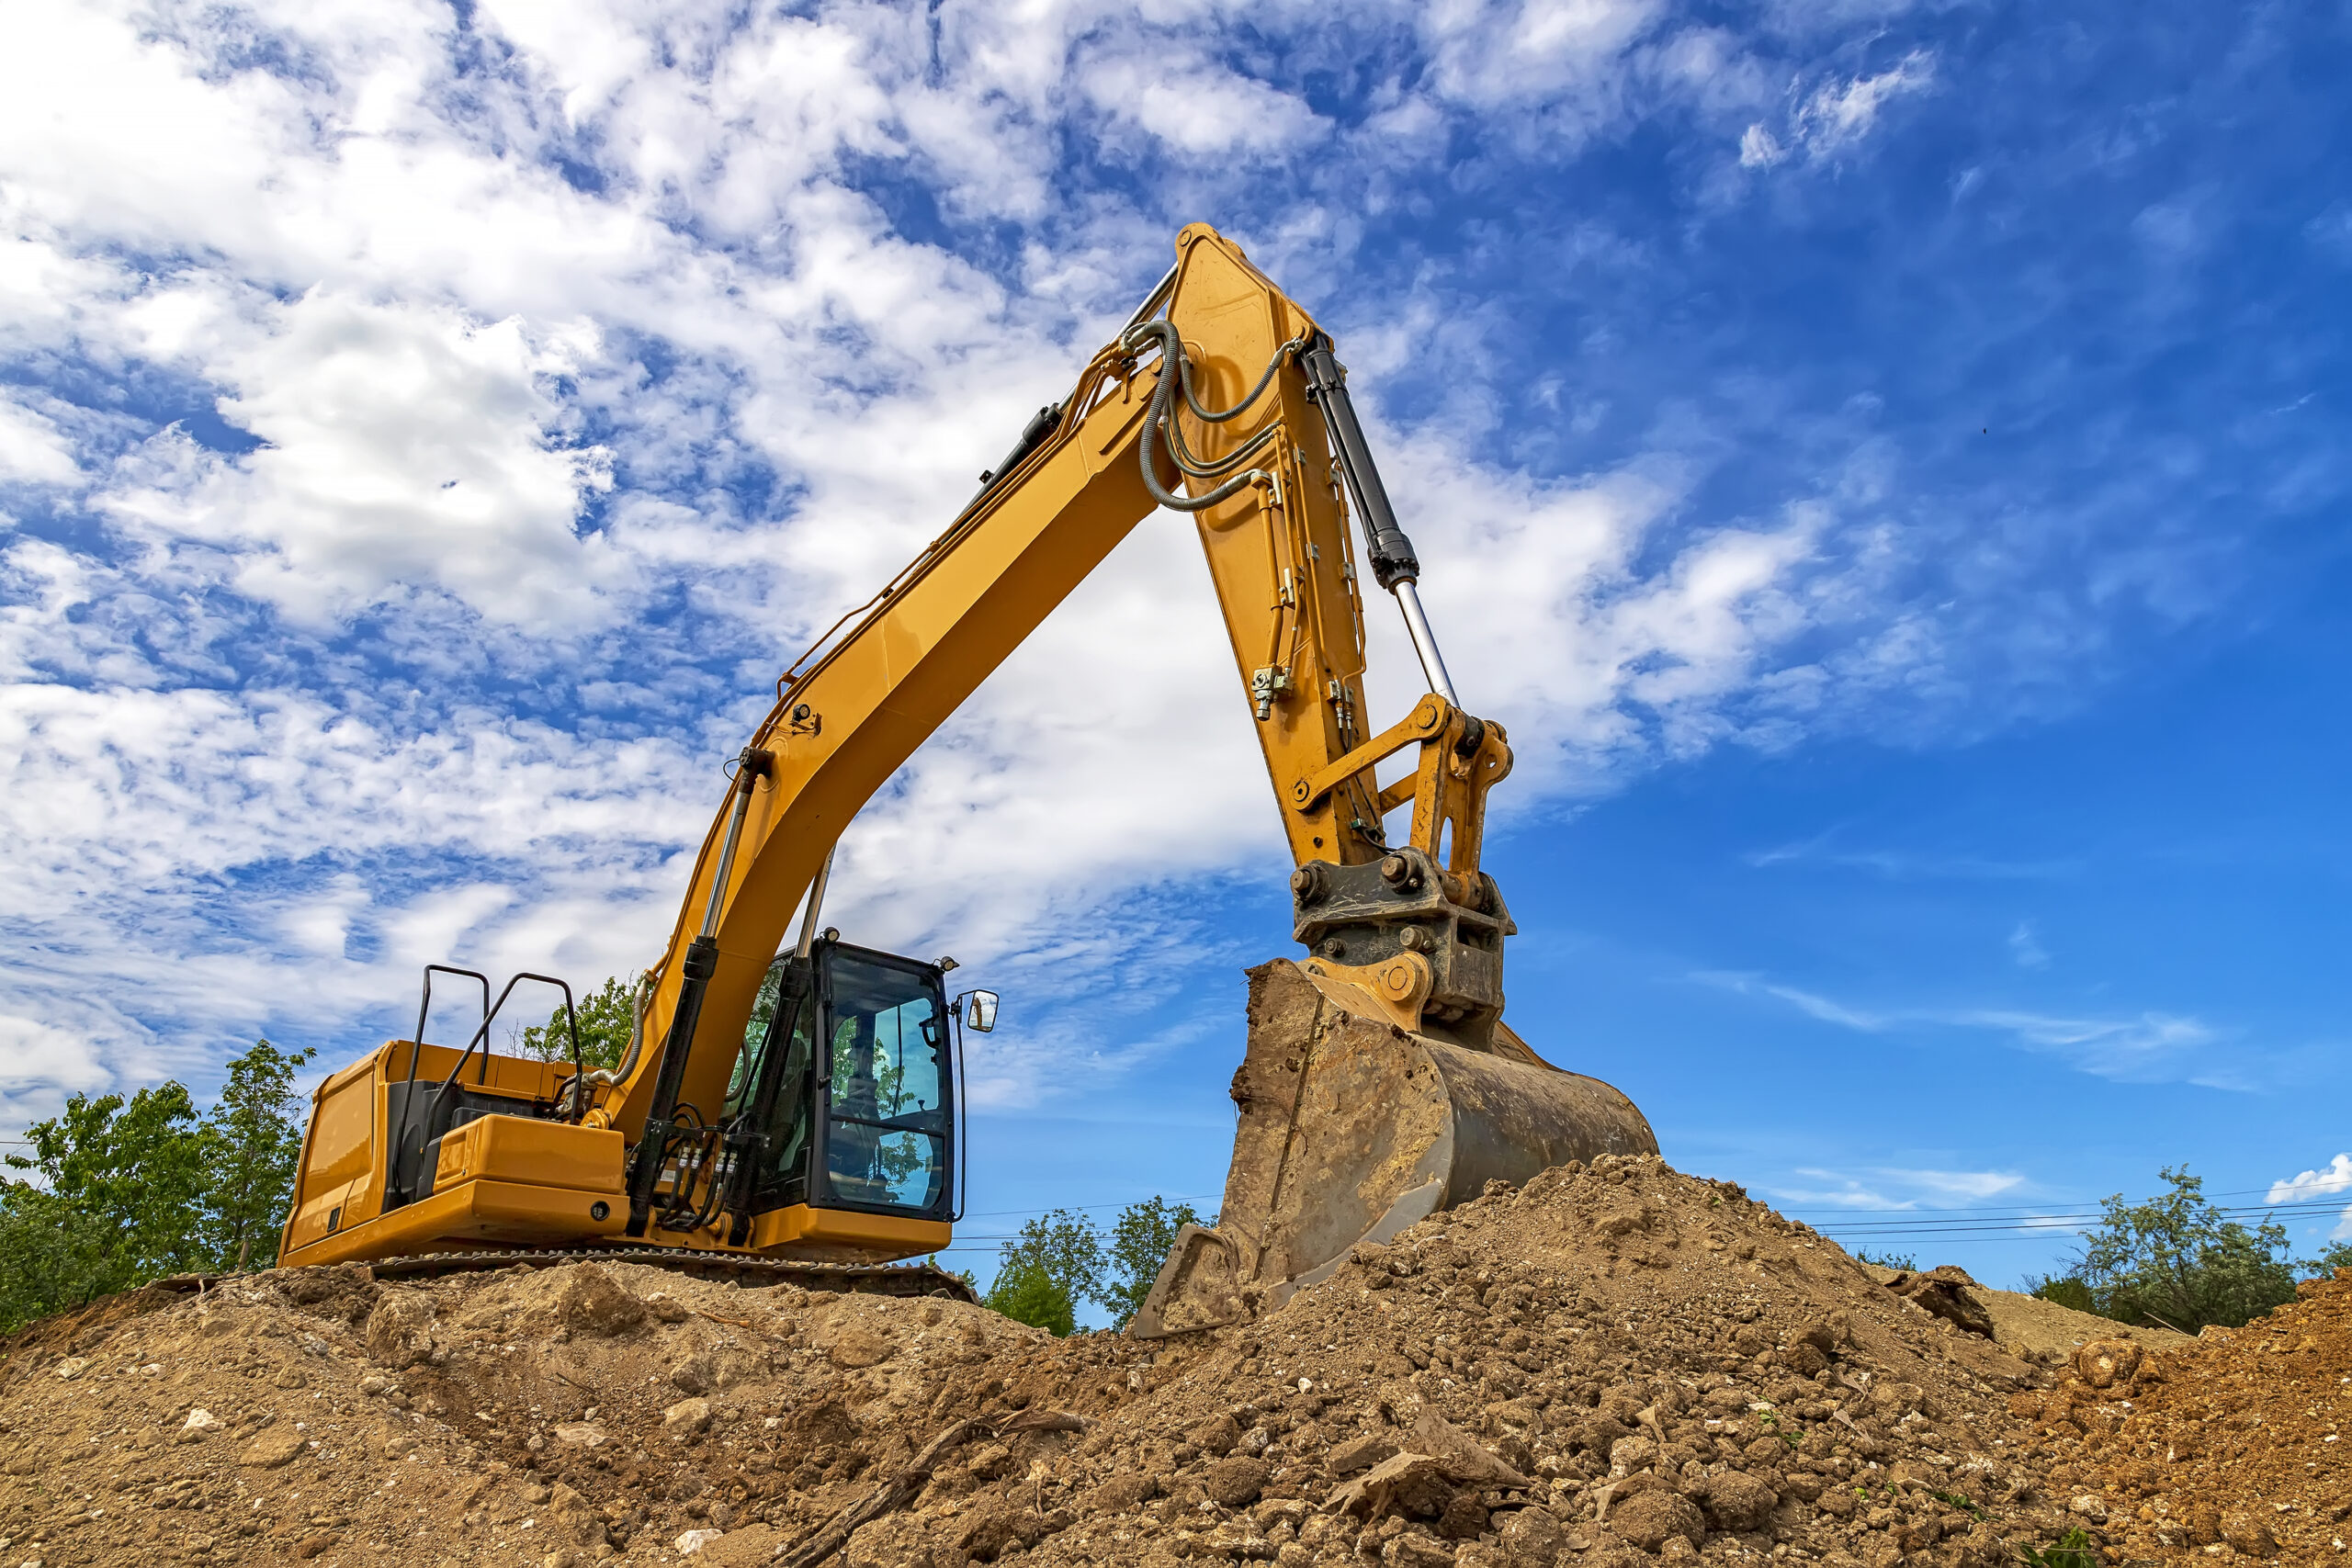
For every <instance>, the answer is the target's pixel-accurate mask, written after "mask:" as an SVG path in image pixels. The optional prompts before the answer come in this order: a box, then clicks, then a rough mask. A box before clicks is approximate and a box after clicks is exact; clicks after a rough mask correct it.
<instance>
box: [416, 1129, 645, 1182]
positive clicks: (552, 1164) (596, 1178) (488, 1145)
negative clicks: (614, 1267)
mask: <svg viewBox="0 0 2352 1568" xmlns="http://www.w3.org/2000/svg"><path fill="white" fill-rule="evenodd" d="M622 1153H623V1150H622V1147H621V1135H620V1134H618V1133H615V1132H609V1131H606V1130H605V1129H603V1128H598V1127H573V1126H570V1125H568V1124H566V1123H564V1122H535V1121H532V1120H531V1119H530V1118H528V1117H525V1116H484V1117H482V1118H481V1119H480V1120H479V1121H475V1122H468V1123H467V1124H466V1125H465V1126H463V1127H460V1128H459V1129H458V1131H456V1132H454V1133H451V1134H448V1135H447V1136H446V1137H444V1138H443V1139H442V1140H441V1159H440V1163H439V1164H438V1165H437V1166H435V1168H434V1173H433V1190H435V1192H439V1191H442V1190H446V1189H447V1188H451V1187H455V1186H456V1185H458V1183H459V1182H461V1181H476V1180H487V1181H528V1182H530V1183H531V1184H532V1185H533V1186H537V1187H560V1188H562V1189H564V1190H566V1191H570V1192H604V1193H617V1192H618V1191H619V1190H621V1155H622Z"/></svg>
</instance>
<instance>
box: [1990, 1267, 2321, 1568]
mask: <svg viewBox="0 0 2352 1568" xmlns="http://www.w3.org/2000/svg"><path fill="white" fill-rule="evenodd" d="M2298 1295H2299V1299H2298V1300H2297V1301H2296V1302H2295V1303H2293V1304H2292V1305H2290V1306H2282V1307H2280V1308H2278V1310H2277V1311H2276V1312H2273V1313H2271V1314H2269V1315H2268V1316H2267V1317H2263V1318H2257V1319H2256V1320H2255V1321H2254V1322H2253V1323H2251V1324H2248V1325H2246V1326H2245V1327H2244V1328H2240V1329H2224V1328H2209V1329H2207V1330H2206V1331H2205V1333H2204V1335H2203V1336H2202V1337H2199V1338H2198V1339H2196V1340H2192V1341H2186V1342H2185V1344H2186V1348H2180V1349H2175V1350H2167V1351H2165V1352H2163V1353H2160V1354H2147V1355H2144V1356H2142V1357H2139V1358H2137V1359H2135V1358H2133V1357H2132V1355H2131V1351H2130V1349H2129V1348H2126V1347H2123V1346H2120V1345H2113V1346H2111V1347H2106V1348H2098V1349H2095V1348H2091V1347H2086V1348H2085V1349H2084V1350H2083V1351H2080V1352H2077V1354H2076V1357H2075V1366H2074V1367H2073V1368H2070V1369H2069V1370H2068V1371H2067V1373H2066V1376H2065V1378H2064V1382H2062V1383H2061V1384H2060V1385H2059V1387H2057V1388H2056V1389H2054V1390H2052V1391H2051V1392H2050V1393H2047V1394H2043V1395H2039V1396H2034V1395H2023V1396H2020V1397H2019V1399H2018V1401H2017V1404H2018V1412H2019V1414H2021V1415H2024V1416H2028V1417H2029V1418H2030V1419H2033V1420H2034V1421H2035V1422H2036V1423H2037V1425H2038V1427H2039V1428H2040V1430H2041V1432H2042V1433H2044V1434H2047V1435H2048V1438H2049V1440H2050V1441H2051V1445H2052V1451H2053V1453H2054V1454H2055V1455H2056V1457H2057V1459H2058V1461H2059V1462H2058V1463H2057V1465H2056V1466H2055V1467H2054V1468H2053V1470H2052V1480H2053V1482H2055V1483H2057V1484H2058V1485H2059V1486H2060V1488H2061V1489H2062V1490H2065V1491H2072V1492H2074V1493H2075V1497H2074V1498H2073V1499H2072V1501H2071V1504H2070V1506H2072V1507H2073V1508H2075V1510H2077V1511H2078V1512H2079V1513H2080V1514H2082V1515H2086V1516H2088V1517H2092V1518H2095V1519H2098V1520H2103V1521H2104V1522H2105V1524H2106V1526H2107V1532H2108V1534H2109V1537H2110V1538H2111V1539H2113V1540H2116V1541H2118V1542H2120V1545H2121V1547H2122V1549H2123V1554H2124V1558H2125V1560H2126V1561H2137V1562H2177V1561H2183V1560H2186V1559H2188V1558H2191V1557H2194V1558H2195V1559H2196V1560H2197V1561H2198V1562H2211V1561H2213V1560H2215V1559H2217V1558H2218V1559H2224V1560H2242V1559H2245V1558H2261V1559H2267V1558H2276V1559H2278V1561H2280V1562H2299V1563H2300V1562H2345V1561H2346V1559H2347V1555H2352V1547H2347V1538H2352V1455H2347V1454H2346V1451H2345V1450H2347V1449H2352V1430H2347V1428H2352V1269H2338V1270H2337V1271H2336V1276H2335V1279H2333V1280H2326V1281H2321V1280H2306V1281H2305V1282H2304V1283H2303V1284H2302V1285H2301V1286H2300V1287H2298Z"/></svg>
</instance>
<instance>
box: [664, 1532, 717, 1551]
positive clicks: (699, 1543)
mask: <svg viewBox="0 0 2352 1568" xmlns="http://www.w3.org/2000/svg"><path fill="white" fill-rule="evenodd" d="M726 1533H727V1532H726V1531H725V1530H714V1529H699V1530H688V1531H687V1532H686V1533H685V1534H684V1535H682V1536H680V1537H679V1538H678V1539H677V1540H674V1541H673V1542H672V1543H671V1544H672V1545H673V1546H674V1547H676V1548H677V1551H678V1555H679V1556H681V1557H692V1556H695V1554H696V1553H698V1552H700V1551H702V1549H703V1548H704V1547H706V1546H708V1545H709V1544H710V1543H711V1542H712V1541H714V1540H718V1538H719V1537H720V1536H722V1535H725V1534H726Z"/></svg>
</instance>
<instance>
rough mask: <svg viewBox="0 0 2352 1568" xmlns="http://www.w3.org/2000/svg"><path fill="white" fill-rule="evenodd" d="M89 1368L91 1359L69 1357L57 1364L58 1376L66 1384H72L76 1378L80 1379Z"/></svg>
mask: <svg viewBox="0 0 2352 1568" xmlns="http://www.w3.org/2000/svg"><path fill="white" fill-rule="evenodd" d="M89 1367H90V1358H89V1357H87V1356H68V1357H66V1358H65V1359H63V1360H62V1361H60V1362H58V1363H57V1375H58V1376H59V1377H60V1378H62V1379H63V1380H64V1381H65V1382H73V1381H74V1379H75V1378H78V1377H80V1376H81V1375H82V1374H83V1373H84V1372H85V1371H88V1370H89Z"/></svg>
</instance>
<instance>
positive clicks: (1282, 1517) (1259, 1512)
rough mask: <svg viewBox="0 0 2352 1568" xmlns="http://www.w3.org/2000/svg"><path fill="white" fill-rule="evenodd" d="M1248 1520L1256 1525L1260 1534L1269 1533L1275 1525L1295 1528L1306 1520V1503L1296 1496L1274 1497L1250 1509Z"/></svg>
mask: <svg viewBox="0 0 2352 1568" xmlns="http://www.w3.org/2000/svg"><path fill="white" fill-rule="evenodd" d="M1250 1523H1251V1524H1253V1525H1255V1526H1257V1528H1258V1533H1259V1534H1260V1535H1271V1534H1272V1533H1273V1529H1274V1527H1275V1526H1276V1525H1288V1526H1290V1528H1291V1529H1294V1530H1295V1529H1298V1528H1299V1527H1300V1526H1301V1525H1303V1524H1305V1523H1306V1504H1305V1503H1304V1502H1302V1501H1301V1500H1300V1499H1298V1498H1296V1497H1276V1498H1274V1499H1272V1501H1270V1502H1265V1503H1261V1504H1259V1505H1258V1506H1257V1507H1255V1508H1254V1509H1252V1510H1250Z"/></svg>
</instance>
